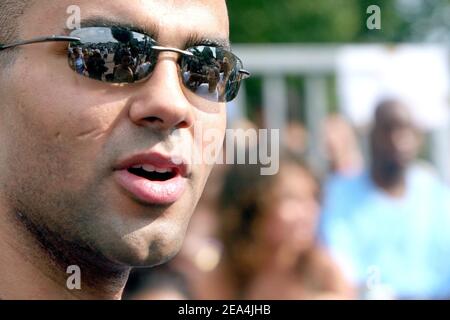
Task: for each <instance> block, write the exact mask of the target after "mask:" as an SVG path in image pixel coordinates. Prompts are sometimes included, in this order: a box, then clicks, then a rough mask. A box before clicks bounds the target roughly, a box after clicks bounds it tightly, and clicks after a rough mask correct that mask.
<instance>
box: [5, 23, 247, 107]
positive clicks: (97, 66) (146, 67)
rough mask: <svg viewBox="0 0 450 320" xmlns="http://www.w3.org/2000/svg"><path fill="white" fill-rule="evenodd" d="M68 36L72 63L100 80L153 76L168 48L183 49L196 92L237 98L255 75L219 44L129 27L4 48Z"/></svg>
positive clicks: (185, 76) (185, 78) (183, 75)
mask: <svg viewBox="0 0 450 320" xmlns="http://www.w3.org/2000/svg"><path fill="white" fill-rule="evenodd" d="M50 41H53V42H68V43H69V45H68V48H67V58H68V64H69V66H70V68H71V69H72V70H73V71H74V72H76V73H78V74H79V75H82V76H85V77H89V78H91V79H94V80H98V81H102V82H106V83H115V84H129V83H138V82H141V81H145V80H147V79H149V78H150V77H151V75H152V73H153V71H154V69H155V67H156V64H157V62H158V56H159V53H161V52H164V51H169V52H175V53H178V54H179V59H178V64H179V67H180V68H179V70H180V79H181V82H182V83H183V85H184V86H185V87H186V88H187V89H188V90H189V91H191V92H193V93H194V94H195V95H196V96H200V97H202V98H205V99H207V100H209V101H213V102H220V103H223V102H229V101H232V100H233V99H234V98H236V96H237V94H238V92H239V88H240V85H241V81H242V80H244V79H246V78H248V77H250V72H248V71H246V70H244V68H243V64H242V61H241V60H240V59H239V58H238V57H237V56H236V55H234V54H233V53H232V52H230V51H228V50H226V49H224V48H222V47H217V46H211V45H198V46H193V47H190V48H187V49H185V50H180V49H177V48H169V47H162V46H158V45H157V43H156V41H155V40H153V39H152V38H151V37H150V36H148V35H146V34H144V33H140V32H135V31H133V30H130V29H128V28H124V27H85V28H80V29H75V30H73V31H72V32H71V33H70V34H69V36H50V37H42V38H35V39H31V40H28V41H21V42H16V43H12V44H9V45H0V51H2V50H5V49H8V48H13V47H17V46H22V45H28V44H34V43H41V42H50Z"/></svg>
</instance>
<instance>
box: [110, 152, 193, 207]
mask: <svg viewBox="0 0 450 320" xmlns="http://www.w3.org/2000/svg"><path fill="white" fill-rule="evenodd" d="M114 176H115V178H116V181H117V182H118V183H119V185H120V186H122V188H124V189H125V190H126V191H128V192H129V193H130V194H131V195H132V196H133V197H134V198H137V199H139V200H140V201H143V202H146V203H152V204H171V203H174V202H176V201H177V200H178V199H179V198H180V197H181V196H182V194H183V193H184V191H185V189H186V184H187V176H188V167H187V166H186V165H184V164H181V165H177V164H175V163H173V162H172V161H171V160H170V158H168V157H164V156H162V155H160V154H156V153H150V154H141V155H137V156H135V157H132V158H130V159H128V160H126V161H124V162H123V163H122V164H120V165H118V166H117V167H116V169H115V173H114Z"/></svg>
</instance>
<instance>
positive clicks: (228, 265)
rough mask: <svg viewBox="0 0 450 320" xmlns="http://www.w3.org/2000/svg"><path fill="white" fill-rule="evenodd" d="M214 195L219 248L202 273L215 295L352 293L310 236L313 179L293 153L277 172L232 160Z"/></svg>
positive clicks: (315, 210) (314, 215) (315, 207)
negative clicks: (214, 265) (215, 263)
mask: <svg viewBox="0 0 450 320" xmlns="http://www.w3.org/2000/svg"><path fill="white" fill-rule="evenodd" d="M224 183H225V184H224V188H223V192H222V195H221V199H220V203H221V210H220V218H221V221H220V224H219V226H220V239H221V241H222V244H223V246H224V247H223V255H222V257H221V261H220V263H219V265H218V267H217V268H216V269H215V270H214V272H212V273H210V274H209V280H210V288H209V289H208V288H204V290H205V293H206V292H207V293H208V294H209V296H210V298H214V299H321V298H351V297H352V290H351V288H350V287H349V286H348V285H347V283H346V282H345V281H344V278H343V277H342V276H341V275H340V272H339V270H338V269H337V267H336V266H335V265H334V264H333V262H332V261H331V259H330V258H329V257H328V255H327V254H326V253H325V252H324V251H323V250H322V249H321V248H319V247H318V246H317V244H316V241H315V240H316V226H317V223H318V218H319V210H320V207H319V202H318V193H319V186H318V183H317V181H316V180H315V178H314V177H313V176H312V175H311V173H310V172H309V171H308V170H307V169H306V168H305V167H304V166H303V165H301V164H300V162H298V161H297V160H296V159H295V158H294V157H291V156H285V157H283V159H282V160H281V163H280V172H279V174H277V175H274V176H263V175H261V174H260V166H258V165H235V166H233V167H231V168H229V171H228V172H227V174H226V177H225V182H224Z"/></svg>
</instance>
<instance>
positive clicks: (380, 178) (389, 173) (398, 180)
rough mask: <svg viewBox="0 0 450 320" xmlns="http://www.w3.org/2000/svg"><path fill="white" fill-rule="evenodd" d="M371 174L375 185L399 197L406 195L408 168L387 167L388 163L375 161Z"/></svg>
mask: <svg viewBox="0 0 450 320" xmlns="http://www.w3.org/2000/svg"><path fill="white" fill-rule="evenodd" d="M371 175H372V180H373V181H374V183H375V185H377V186H378V187H379V188H380V189H382V190H383V191H384V192H386V193H387V194H389V195H390V196H392V197H397V198H400V197H402V196H404V194H405V192H406V182H405V180H406V179H405V176H406V168H402V167H395V168H394V167H390V168H389V169H387V166H386V165H383V164H382V163H377V162H376V161H375V162H374V164H373V165H372V169H371Z"/></svg>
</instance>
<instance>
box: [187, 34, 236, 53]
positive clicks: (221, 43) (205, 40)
mask: <svg viewBox="0 0 450 320" xmlns="http://www.w3.org/2000/svg"><path fill="white" fill-rule="evenodd" d="M202 45H203V46H213V47H219V48H223V49H227V50H230V47H231V45H230V41H229V40H228V39H224V38H214V37H202V36H200V35H198V34H196V33H191V34H190V35H189V37H188V39H187V41H186V42H185V44H184V47H185V49H187V48H190V47H194V46H202Z"/></svg>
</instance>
